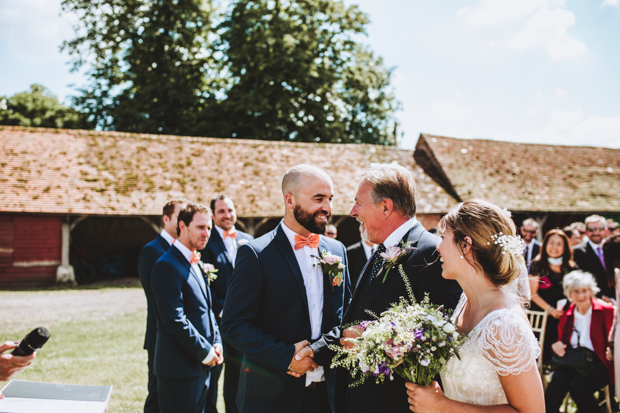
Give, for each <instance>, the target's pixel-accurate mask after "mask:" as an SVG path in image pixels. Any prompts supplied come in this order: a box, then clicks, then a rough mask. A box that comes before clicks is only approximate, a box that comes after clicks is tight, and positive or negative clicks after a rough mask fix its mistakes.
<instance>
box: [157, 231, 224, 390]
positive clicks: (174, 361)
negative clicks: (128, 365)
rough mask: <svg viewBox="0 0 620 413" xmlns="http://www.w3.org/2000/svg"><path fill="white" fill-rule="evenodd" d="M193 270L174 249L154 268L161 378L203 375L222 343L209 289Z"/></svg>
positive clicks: (158, 361)
mask: <svg viewBox="0 0 620 413" xmlns="http://www.w3.org/2000/svg"><path fill="white" fill-rule="evenodd" d="M177 242H179V241H177ZM190 268H191V267H190V264H189V262H188V261H187V259H186V258H185V257H184V256H183V254H182V253H181V251H179V249H178V248H176V247H174V246H172V247H171V248H170V249H169V250H168V251H167V252H166V253H165V254H164V255H163V256H162V257H161V258H160V259H159V261H157V263H156V264H155V268H153V275H152V281H151V282H152V288H153V298H154V301H155V304H156V306H157V313H158V315H159V317H158V319H157V321H158V324H157V344H156V346H155V362H154V371H155V375H156V376H158V377H165V378H169V379H187V378H192V377H197V376H199V375H201V374H203V372H204V369H208V368H209V367H208V366H205V365H204V364H202V361H203V360H204V359H205V358H206V357H207V355H208V354H209V351H211V348H212V346H213V344H215V343H220V344H221V342H222V340H221V338H220V333H219V330H218V327H217V323H216V322H215V315H214V314H213V311H211V296H210V295H211V294H210V292H209V288H206V289H205V288H202V287H201V284H200V282H199V279H198V277H203V279H204V274H202V273H201V274H195V273H194V271H193V270H190ZM201 272H202V271H201ZM205 285H206V281H205Z"/></svg>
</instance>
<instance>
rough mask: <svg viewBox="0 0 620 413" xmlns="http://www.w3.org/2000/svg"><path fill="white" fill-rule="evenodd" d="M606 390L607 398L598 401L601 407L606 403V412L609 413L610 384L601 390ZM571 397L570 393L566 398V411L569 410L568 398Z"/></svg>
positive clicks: (565, 412)
mask: <svg viewBox="0 0 620 413" xmlns="http://www.w3.org/2000/svg"><path fill="white" fill-rule="evenodd" d="M600 391H603V392H605V399H604V400H602V401H600V402H599V403H598V405H599V407H600V406H602V405H605V408H606V410H605V411H606V412H607V413H611V400H610V398H609V385H607V386H605V387H604V388H603V389H602V390H599V392H600ZM569 399H570V394H567V395H566V398H565V399H564V410H563V411H564V413H567V412H568V400H569Z"/></svg>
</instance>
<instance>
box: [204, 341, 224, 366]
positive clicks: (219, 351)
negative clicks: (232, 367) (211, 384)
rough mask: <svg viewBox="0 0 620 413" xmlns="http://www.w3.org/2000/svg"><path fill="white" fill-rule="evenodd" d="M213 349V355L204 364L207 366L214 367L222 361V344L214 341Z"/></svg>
mask: <svg viewBox="0 0 620 413" xmlns="http://www.w3.org/2000/svg"><path fill="white" fill-rule="evenodd" d="M213 350H215V357H213V358H212V359H211V360H209V362H208V363H206V365H207V366H209V367H215V366H216V365H218V364H222V363H223V362H224V349H223V347H222V345H221V344H220V343H215V344H214V345H213Z"/></svg>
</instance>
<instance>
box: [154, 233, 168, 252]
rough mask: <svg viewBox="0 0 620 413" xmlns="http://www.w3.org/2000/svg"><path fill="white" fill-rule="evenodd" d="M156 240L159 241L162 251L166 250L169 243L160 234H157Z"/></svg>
mask: <svg viewBox="0 0 620 413" xmlns="http://www.w3.org/2000/svg"><path fill="white" fill-rule="evenodd" d="M157 242H159V245H161V247H162V248H163V249H164V251H168V250H169V249H170V247H171V245H170V244H168V241H166V239H165V238H164V237H162V236H161V234H157Z"/></svg>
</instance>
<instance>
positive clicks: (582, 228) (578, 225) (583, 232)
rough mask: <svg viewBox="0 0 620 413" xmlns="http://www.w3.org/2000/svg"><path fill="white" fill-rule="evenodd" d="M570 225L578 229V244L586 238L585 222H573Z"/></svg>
mask: <svg viewBox="0 0 620 413" xmlns="http://www.w3.org/2000/svg"><path fill="white" fill-rule="evenodd" d="M570 226H571V227H573V228H575V229H576V230H577V231H579V244H581V243H582V242H584V241H587V240H588V236H587V235H586V224H584V223H583V222H573V223H572V224H570Z"/></svg>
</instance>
